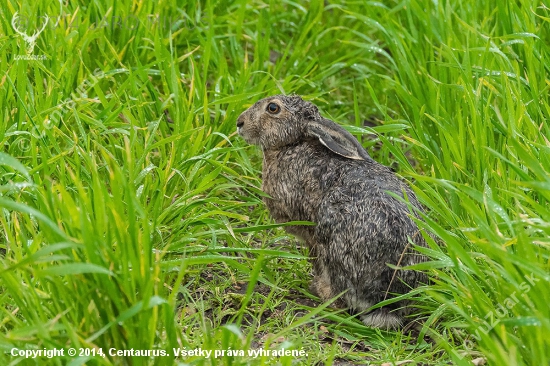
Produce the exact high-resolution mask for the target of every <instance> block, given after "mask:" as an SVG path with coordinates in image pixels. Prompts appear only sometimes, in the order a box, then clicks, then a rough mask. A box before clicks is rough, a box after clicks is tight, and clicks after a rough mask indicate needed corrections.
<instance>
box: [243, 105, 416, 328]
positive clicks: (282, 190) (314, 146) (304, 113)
mask: <svg viewBox="0 0 550 366" xmlns="http://www.w3.org/2000/svg"><path fill="white" fill-rule="evenodd" d="M272 104H275V105H276V107H275V106H273V105H272ZM268 108H271V109H272V111H271V112H270V111H268ZM275 110H276V111H275ZM237 127H238V131H239V134H240V135H241V136H242V137H243V138H244V139H245V140H246V141H247V142H249V143H252V144H258V145H260V146H261V147H262V149H263V152H264V162H263V186H262V189H263V190H264V192H265V193H267V194H268V195H269V196H270V198H266V199H265V200H264V201H265V203H266V205H267V207H268V209H269V212H270V213H271V215H272V216H273V218H274V219H275V220H276V221H277V222H281V223H282V222H288V221H294V220H304V221H312V222H314V223H316V225H315V226H293V227H287V231H289V232H290V233H292V234H295V235H297V236H299V237H301V238H302V239H303V240H305V242H306V244H307V245H308V247H309V248H310V253H311V256H312V258H313V268H314V279H313V282H312V286H311V289H312V290H313V291H314V292H315V293H316V294H317V295H318V296H319V297H321V298H322V299H323V300H328V299H330V298H333V297H334V296H336V295H338V294H339V293H341V292H344V291H346V292H345V294H344V295H343V296H342V298H341V302H343V304H342V303H341V304H340V306H343V307H348V308H350V309H352V310H353V311H356V312H363V311H365V310H366V309H368V308H369V307H371V306H372V305H375V304H376V303H378V302H380V301H382V300H384V299H385V298H389V297H391V295H389V294H388V293H401V294H402V293H406V292H407V291H409V289H410V288H411V287H412V288H414V287H415V286H417V285H418V284H419V282H425V280H426V278H425V276H424V274H422V273H419V272H415V271H410V270H408V271H403V270H399V271H398V272H397V273H396V274H395V273H394V272H395V270H394V269H392V268H390V267H389V266H388V264H393V265H397V264H398V263H399V266H407V265H410V264H414V263H418V262H421V261H423V260H425V258H424V257H423V256H421V255H419V254H418V253H417V252H414V251H413V250H411V249H410V246H409V245H408V239H407V237H411V238H412V240H413V242H415V243H416V244H418V245H425V242H424V239H423V237H422V235H421V234H420V233H419V230H418V227H417V226H416V224H415V223H414V222H413V220H412V219H411V218H410V217H409V214H410V212H409V210H408V208H407V206H406V205H405V204H404V203H402V202H400V201H398V200H396V199H395V198H393V197H391V196H390V195H389V194H388V193H386V191H390V192H394V193H396V194H398V195H400V196H401V197H403V192H405V193H406V195H407V198H408V200H409V201H410V202H411V203H412V204H413V205H414V206H415V207H417V208H418V209H420V210H421V205H420V203H419V202H418V201H417V199H416V197H415V195H414V194H413V192H412V191H411V189H410V188H409V187H408V186H407V185H406V184H404V183H403V182H402V181H401V180H400V179H399V178H397V177H396V176H395V175H394V174H393V172H392V171H391V170H390V169H389V168H387V167H385V166H383V165H381V164H378V163H377V162H375V161H374V160H373V159H372V158H370V156H369V155H368V153H367V152H366V151H365V150H364V148H363V147H362V146H361V145H360V143H359V142H358V141H357V139H356V138H355V137H353V136H352V135H351V134H349V133H348V132H347V131H346V130H344V129H343V128H342V127H340V126H338V125H337V124H336V123H334V122H332V121H330V120H328V119H325V118H323V117H322V116H321V115H320V114H319V112H318V110H317V107H316V106H315V105H313V104H312V103H309V102H306V101H304V100H302V99H301V98H300V97H299V96H283V95H275V96H272V97H269V98H265V99H262V100H260V101H259V102H257V103H256V104H254V105H253V106H252V107H250V108H249V109H248V110H247V111H245V112H244V113H242V114H241V115H240V116H239V118H238V120H237ZM394 275H395V278H393V280H392V277H394ZM403 282H405V283H406V284H404V283H403ZM406 305H407V304H404V303H403V302H401V303H396V304H392V306H390V307H389V308H380V309H377V310H374V311H371V312H369V313H366V314H365V313H363V314H362V315H361V317H362V320H363V321H364V322H365V324H367V325H369V326H374V327H380V328H396V327H399V326H400V325H401V323H402V321H403V316H404V315H407V314H408V312H409V311H410V308H408V307H406Z"/></svg>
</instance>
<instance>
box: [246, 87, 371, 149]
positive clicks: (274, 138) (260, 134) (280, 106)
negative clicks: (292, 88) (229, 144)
mask: <svg viewBox="0 0 550 366" xmlns="http://www.w3.org/2000/svg"><path fill="white" fill-rule="evenodd" d="M237 131H238V133H239V135H241V136H242V137H243V138H244V139H245V141H246V142H248V143H250V144H254V145H260V146H261V147H262V148H263V149H265V150H271V149H278V148H281V147H283V146H286V145H292V144H295V143H297V142H299V141H305V140H308V139H317V140H319V142H321V144H323V145H324V146H326V147H327V148H328V149H330V150H332V151H333V152H334V153H336V154H338V155H341V156H344V157H347V158H350V159H355V160H371V158H370V156H369V155H368V154H367V152H366V151H365V149H363V147H362V146H361V144H360V143H359V141H357V139H356V138H355V137H353V135H351V134H350V133H349V132H347V131H346V130H345V129H343V128H342V127H341V126H339V125H337V124H336V123H334V122H332V121H331V120H328V119H326V118H323V117H321V115H320V114H319V110H318V109H317V107H316V106H315V105H314V104H312V103H310V102H307V101H305V100H303V99H302V98H300V97H299V96H297V95H290V96H287V95H274V96H272V97H268V98H265V99H262V100H260V101H258V102H257V103H256V104H254V105H253V106H252V107H250V108H248V109H247V110H246V111H244V112H243V113H242V114H241V115H240V116H239V118H238V119H237Z"/></svg>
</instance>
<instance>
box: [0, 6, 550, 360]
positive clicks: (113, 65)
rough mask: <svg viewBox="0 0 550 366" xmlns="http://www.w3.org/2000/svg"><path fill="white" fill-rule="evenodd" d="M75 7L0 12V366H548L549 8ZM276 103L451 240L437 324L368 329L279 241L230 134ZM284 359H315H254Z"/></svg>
mask: <svg viewBox="0 0 550 366" xmlns="http://www.w3.org/2000/svg"><path fill="white" fill-rule="evenodd" d="M59 9H60V8H59V2H58V1H54V0H40V1H36V2H33V3H31V2H18V1H13V0H6V1H5V2H3V3H2V6H1V7H0V11H1V13H2V14H1V15H2V16H1V17H0V112H1V113H2V116H1V117H2V118H1V121H2V122H0V141H1V142H2V150H1V151H0V173H1V175H0V207H1V211H0V228H1V230H0V329H1V331H0V363H1V364H10V365H15V364H23V365H27V364H31V365H32V364H40V365H42V364H56V365H57V364H58V365H62V364H63V365H64V364H71V365H79V364H89V365H95V364H97V365H110V364H115V365H119V364H132V365H145V364H155V365H156V364H158V365H164V364H166V365H172V364H174V363H175V362H180V363H181V364H190V365H249V364H254V365H271V364H281V365H291V364H303V365H314V364H316V365H322V364H325V365H330V364H333V363H334V364H335V365H338V364H340V365H342V364H344V363H343V362H348V364H369V363H370V364H382V363H384V362H390V363H394V364H397V363H398V362H400V361H406V360H409V361H410V362H409V363H407V364H410V365H414V364H416V365H446V364H456V365H471V360H472V359H475V358H478V357H483V358H486V359H487V362H488V364H490V365H549V364H550V351H549V350H550V347H549V346H550V341H549V338H548V334H550V307H549V306H548V304H550V271H549V269H550V265H549V256H550V252H549V250H548V249H549V247H550V240H549V238H550V204H549V201H550V141H549V139H550V137H549V136H550V125H549V124H548V122H547V120H548V118H549V115H550V101H549V100H550V99H549V88H550V79H549V78H548V74H549V71H550V60H549V57H550V27H549V26H550V24H549V23H550V9H549V8H547V7H546V6H545V5H544V4H543V2H539V1H528V0H519V1H516V2H500V3H498V4H497V3H491V2H483V1H466V2H459V1H454V2H450V1H439V2H433V1H418V0H405V1H401V2H397V1H387V2H384V3H382V2H363V1H347V2H342V3H335V2H331V1H328V2H323V1H318V0H315V1H311V2H308V3H304V4H302V3H298V2H291V1H277V2H276V1H271V2H261V1H257V2H252V3H250V2H246V1H239V2H236V3H233V2H230V1H221V2H212V1H207V2H194V1H190V2H186V3H185V5H183V4H175V2H168V1H161V2H143V3H139V2H131V1H126V0H121V1H113V0H104V1H101V2H100V1H95V2H91V3H86V2H70V3H69V4H68V5H67V4H64V5H63V10H62V11H63V13H62V16H61V17H59V15H60V13H59V11H60V10H59ZM16 12H18V13H19V14H20V16H21V17H20V22H19V23H18V24H19V26H20V27H21V29H22V30H24V31H26V32H27V34H28V35H31V33H32V32H33V30H34V29H37V28H38V27H39V26H40V24H41V22H43V21H44V18H42V17H39V16H40V15H43V14H49V16H50V19H49V22H50V23H49V26H47V27H46V28H45V29H44V31H43V32H42V33H41V34H40V35H39V36H38V38H37V39H36V45H35V47H34V49H33V50H32V52H31V50H30V48H29V47H28V44H27V43H26V42H25V41H24V39H23V38H22V36H20V35H18V34H17V33H16V32H15V31H14V29H13V28H12V25H11V20H12V16H13V15H14V14H15V13H16ZM57 21H58V23H57V25H56V22H57ZM27 52H29V53H32V55H35V56H38V57H35V58H38V59H35V60H24V59H21V57H20V56H19V55H27ZM275 93H298V94H301V95H303V96H304V97H306V98H307V99H309V100H312V101H313V102H315V103H316V104H317V105H318V106H319V107H320V109H321V110H322V112H323V114H324V115H326V116H327V117H329V118H331V119H333V120H335V121H338V122H339V123H341V124H344V125H347V126H348V128H349V130H350V131H351V132H352V133H355V134H356V135H357V136H358V137H359V136H362V137H361V139H362V141H363V143H364V145H365V146H366V147H367V149H368V151H369V153H370V154H371V155H372V156H373V157H374V158H375V159H376V160H378V161H380V162H381V163H383V164H386V165H391V166H392V167H394V168H395V169H396V170H397V171H398V172H399V174H400V175H401V176H403V177H404V178H405V179H407V180H409V181H410V182H411V184H412V185H413V186H414V189H415V192H416V193H417V195H418V197H419V198H420V199H421V201H422V202H423V203H424V205H425V206H426V207H427V216H426V218H425V221H424V222H423V223H420V225H422V227H424V228H425V229H426V230H427V231H431V232H433V233H434V234H435V235H436V236H437V237H438V238H439V239H438V242H437V243H435V242H433V241H431V242H430V249H425V250H424V251H425V252H426V253H427V254H428V255H429V256H430V257H431V258H432V261H430V262H429V263H426V264H424V265H422V266H419V268H420V269H422V270H425V271H426V272H427V273H429V274H430V276H431V278H432V280H433V283H432V284H431V285H430V286H426V287H425V288H422V289H420V290H419V291H417V292H416V293H415V294H414V297H415V298H417V299H418V302H419V306H418V307H419V309H420V310H419V311H420V312H421V316H422V318H423V319H424V321H425V322H424V326H423V327H422V328H421V330H420V332H413V333H408V332H404V333H403V332H380V331H377V330H373V329H369V328H366V327H365V326H363V325H362V324H361V323H360V322H359V321H358V320H356V319H354V318H352V317H350V316H349V315H348V314H347V313H345V312H339V311H338V310H334V309H332V308H330V304H321V303H320V302H319V300H318V299H316V298H315V297H314V296H312V295H311V294H310V293H309V292H308V290H307V287H308V282H309V280H310V266H309V264H308V261H307V250H305V249H304V248H303V245H302V244H301V243H300V242H298V241H297V240H296V239H294V238H292V237H291V236H288V235H286V234H285V233H284V231H283V230H282V228H281V227H279V226H276V225H273V222H272V221H271V220H270V218H269V215H268V213H267V211H266V209H265V207H264V205H263V204H262V202H261V198H262V192H261V190H260V183H261V178H260V171H261V152H260V151H259V150H258V149H257V148H255V147H251V146H248V145H246V144H245V143H244V141H242V139H240V138H239V137H238V136H236V134H235V121H236V118H237V116H238V115H239V114H240V113H241V112H242V111H244V110H245V109H246V108H247V107H248V106H250V105H251V104H252V103H253V102H254V101H256V100H258V99H260V98H262V97H264V96H267V95H270V94H275ZM366 121H369V123H367V122H366ZM372 125H374V127H372ZM14 347H16V348H18V349H35V350H37V349H48V350H51V349H54V348H63V349H65V356H63V357H56V358H51V359H48V358H44V357H42V358H38V359H22V358H21V357H13V356H12V355H11V350H12V348H14ZM70 347H73V348H76V349H78V348H87V349H90V350H95V351H96V352H97V351H98V350H99V349H101V350H102V351H103V352H104V353H108V352H109V349H111V348H115V349H118V350H125V349H126V350H129V349H158V350H165V351H166V352H167V353H169V354H170V356H167V357H153V358H147V357H131V356H110V355H108V354H107V355H106V357H100V356H90V355H83V356H81V357H70V356H67V355H66V353H67V350H68V349H69V348H70ZM173 348H179V349H184V348H185V349H187V350H190V349H195V348H201V349H203V350H226V351H227V350H229V349H231V350H243V352H244V353H245V356H244V357H241V356H238V355H237V356H236V357H233V356H227V355H223V356H221V355H220V356H219V357H217V358H214V357H213V356H212V357H210V358H204V357H201V356H189V357H179V358H177V359H175V358H174V352H173ZM281 348H285V349H289V350H296V351H300V350H303V351H304V352H305V353H307V355H302V356H301V357H292V356H284V357H280V358H279V357H272V356H266V355H263V356H259V357H253V356H247V355H246V353H247V351H248V350H259V349H264V350H278V349H281Z"/></svg>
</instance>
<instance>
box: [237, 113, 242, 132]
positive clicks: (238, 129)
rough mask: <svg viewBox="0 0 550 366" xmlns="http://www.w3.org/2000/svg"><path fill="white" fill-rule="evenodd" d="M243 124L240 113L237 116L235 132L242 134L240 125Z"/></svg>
mask: <svg viewBox="0 0 550 366" xmlns="http://www.w3.org/2000/svg"><path fill="white" fill-rule="evenodd" d="M243 125H244V118H243V116H242V115H240V116H239V118H237V133H238V134H239V135H242V133H241V127H243Z"/></svg>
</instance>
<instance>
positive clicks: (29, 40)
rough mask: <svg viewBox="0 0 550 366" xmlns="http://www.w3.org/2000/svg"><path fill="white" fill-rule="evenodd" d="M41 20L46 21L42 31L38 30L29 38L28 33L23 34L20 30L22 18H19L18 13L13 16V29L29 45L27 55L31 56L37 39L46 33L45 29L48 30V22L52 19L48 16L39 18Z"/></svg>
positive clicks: (41, 28)
mask: <svg viewBox="0 0 550 366" xmlns="http://www.w3.org/2000/svg"><path fill="white" fill-rule="evenodd" d="M39 18H43V19H44V24H42V26H41V27H40V29H38V30H37V31H36V32H34V33H33V34H32V36H29V35H28V34H27V33H26V32H22V31H20V30H19V29H18V26H19V25H21V24H20V23H22V22H21V21H20V17H19V14H18V12H16V13H15V14H13V17H12V18H11V26H12V27H13V30H14V31H15V32H16V33H17V34H19V35H20V36H21V37H23V40H24V41H25V43H27V54H29V55H30V54H31V53H32V51H33V50H34V46H35V45H36V39H37V38H38V36H39V35H40V33H42V32H43V31H44V29H46V26H47V25H48V21H49V20H50V18H49V17H48V16H47V15H44V16H42V17H39Z"/></svg>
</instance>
